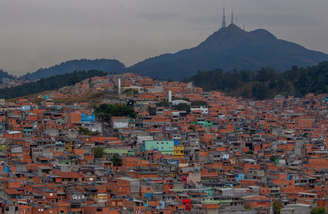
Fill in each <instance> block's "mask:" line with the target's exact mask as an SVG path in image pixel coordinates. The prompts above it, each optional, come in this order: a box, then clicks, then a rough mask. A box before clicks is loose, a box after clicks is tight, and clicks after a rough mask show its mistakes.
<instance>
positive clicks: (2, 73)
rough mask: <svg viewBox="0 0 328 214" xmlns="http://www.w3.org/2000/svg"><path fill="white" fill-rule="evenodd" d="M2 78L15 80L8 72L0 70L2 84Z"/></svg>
mask: <svg viewBox="0 0 328 214" xmlns="http://www.w3.org/2000/svg"><path fill="white" fill-rule="evenodd" d="M4 77H6V78H9V79H15V78H16V77H15V76H14V75H12V74H9V73H8V72H6V71H4V70H2V69H0V78H1V82H2V78H4Z"/></svg>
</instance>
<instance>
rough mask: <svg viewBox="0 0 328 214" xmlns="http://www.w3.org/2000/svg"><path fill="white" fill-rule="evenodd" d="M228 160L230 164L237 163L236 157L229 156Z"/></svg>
mask: <svg viewBox="0 0 328 214" xmlns="http://www.w3.org/2000/svg"><path fill="white" fill-rule="evenodd" d="M229 160H230V163H231V164H232V165H235V166H236V165H237V163H238V161H237V158H230V159H229Z"/></svg>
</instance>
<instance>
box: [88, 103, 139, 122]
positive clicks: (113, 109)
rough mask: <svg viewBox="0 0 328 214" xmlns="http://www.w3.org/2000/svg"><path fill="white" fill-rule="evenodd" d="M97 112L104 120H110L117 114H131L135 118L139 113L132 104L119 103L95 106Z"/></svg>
mask: <svg viewBox="0 0 328 214" xmlns="http://www.w3.org/2000/svg"><path fill="white" fill-rule="evenodd" d="M94 108H95V113H96V114H97V116H98V117H102V118H103V119H104V120H109V119H110V118H111V117H115V116H129V117H131V118H135V117H136V116H137V114H136V113H135V112H134V109H133V108H132V107H131V106H126V105H119V104H114V105H112V104H100V105H99V106H95V107H94Z"/></svg>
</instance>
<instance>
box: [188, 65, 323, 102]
mask: <svg viewBox="0 0 328 214" xmlns="http://www.w3.org/2000/svg"><path fill="white" fill-rule="evenodd" d="M191 81H192V82H193V83H194V85H195V86H198V87H201V88H203V89H204V90H205V91H212V90H218V91H222V92H225V93H228V94H231V95H233V96H243V97H244V98H253V99H257V100H263V99H268V98H273V97H274V96H275V95H278V94H281V95H294V96H296V97H303V96H304V95H305V94H307V93H315V94H324V93H328V88H327V85H328V61H324V62H321V63H319V64H318V65H316V66H312V67H307V68H299V67H297V66H293V67H292V69H290V70H287V71H285V72H282V73H277V72H276V71H275V70H274V69H272V68H268V67H267V68H261V69H260V70H257V71H255V72H251V71H248V70H243V71H230V72H225V73H224V72H223V71H222V70H221V69H215V70H213V71H206V72H204V71H198V72H197V74H196V75H194V76H192V77H190V78H185V79H184V82H191Z"/></svg>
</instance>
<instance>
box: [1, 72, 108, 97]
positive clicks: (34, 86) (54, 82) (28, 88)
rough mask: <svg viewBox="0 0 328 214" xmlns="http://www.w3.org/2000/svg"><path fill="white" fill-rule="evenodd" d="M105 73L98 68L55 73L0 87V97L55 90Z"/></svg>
mask: <svg viewBox="0 0 328 214" xmlns="http://www.w3.org/2000/svg"><path fill="white" fill-rule="evenodd" d="M105 75H107V73H105V72H103V71H98V70H90V71H79V72H77V71H75V72H73V73H67V74H62V75H56V76H52V77H48V78H44V79H40V80H38V81H36V82H31V83H26V84H23V85H20V86H16V87H12V88H4V89H0V98H3V99H11V98H16V97H22V96H27V95H30V94H36V93H41V92H43V91H48V90H55V89H58V88H61V87H64V86H71V85H74V84H75V83H78V82H81V81H82V80H85V79H87V78H92V77H95V76H105Z"/></svg>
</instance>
